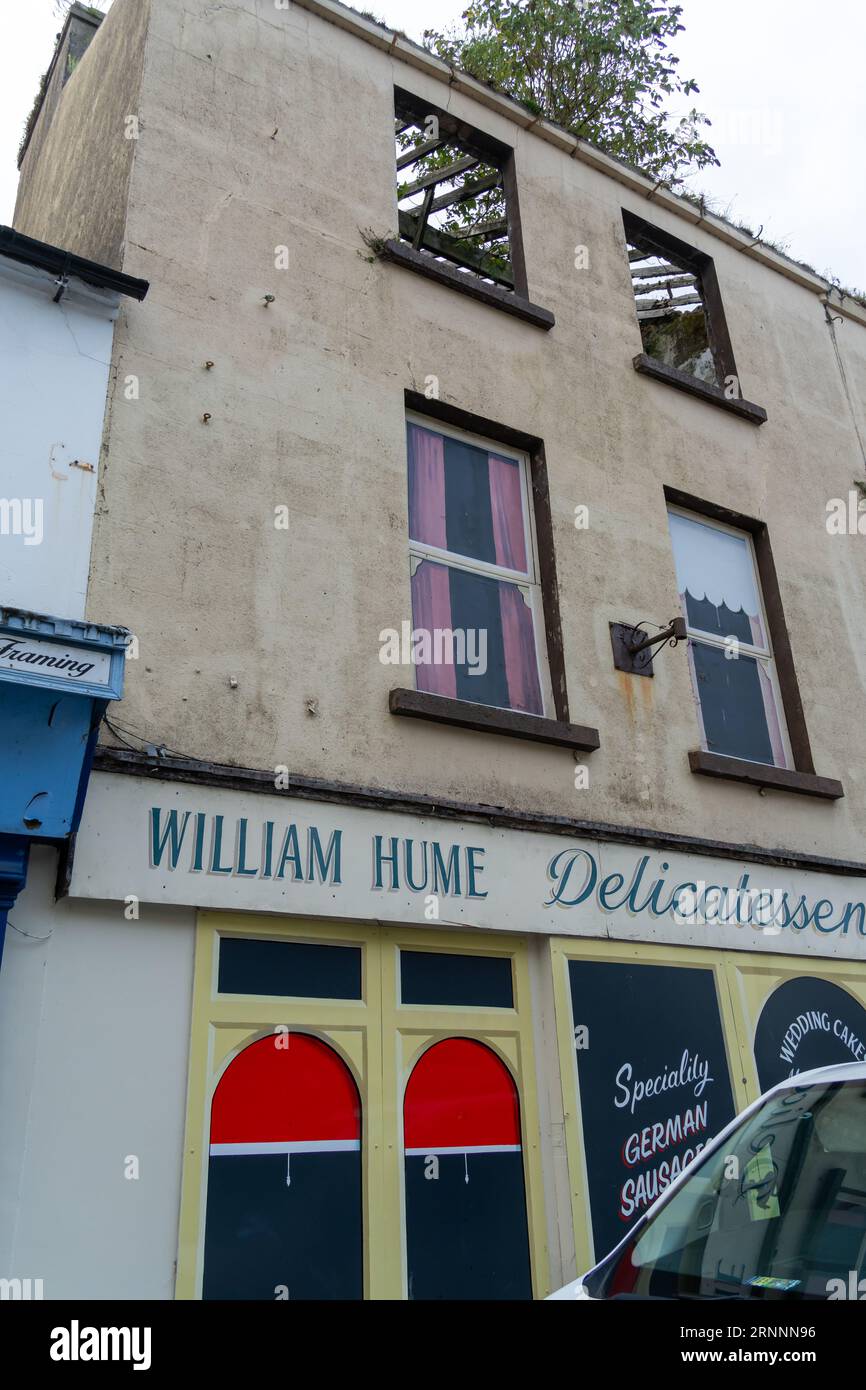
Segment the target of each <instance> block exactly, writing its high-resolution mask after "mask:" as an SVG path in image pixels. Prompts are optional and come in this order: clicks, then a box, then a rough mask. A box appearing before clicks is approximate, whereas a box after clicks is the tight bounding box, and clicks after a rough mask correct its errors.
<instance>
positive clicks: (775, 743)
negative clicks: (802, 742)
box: [758, 661, 788, 767]
mask: <svg viewBox="0 0 866 1390" xmlns="http://www.w3.org/2000/svg"><path fill="white" fill-rule="evenodd" d="M758 679H759V681H760V683H761V694H762V696H763V697H764V714H765V715H766V718H767V733H768V734H769V735H770V747H771V748H772V750H773V762H774V763H775V765H776V767H787V766H788V761H787V758H786V757H785V745H784V744H783V742H782V730H781V729H780V728H779V717H778V715H777V713H776V696H775V692H774V690H773V685H772V682H771V680H770V677H769V676H768V675H767V672H766V670H765V669H764V663H763V661H759V662H758Z"/></svg>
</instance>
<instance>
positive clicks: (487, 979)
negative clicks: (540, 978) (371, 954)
mask: <svg viewBox="0 0 866 1390" xmlns="http://www.w3.org/2000/svg"><path fill="white" fill-rule="evenodd" d="M400 998H401V1000H402V1002H403V1003H404V1004H466V1005H477V1006H480V1007H488V1008H494V1009H511V1008H513V1007H514V992H513V989H512V984H511V961H510V959H509V958H508V957H507V956H464V955H447V954H445V953H444V952H442V951H401V952H400Z"/></svg>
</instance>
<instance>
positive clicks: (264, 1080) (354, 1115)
mask: <svg viewBox="0 0 866 1390" xmlns="http://www.w3.org/2000/svg"><path fill="white" fill-rule="evenodd" d="M360 1136H361V1107H360V1102H359V1099H358V1090H357V1087H356V1086H355V1082H354V1080H353V1078H352V1075H351V1073H350V1071H349V1069H348V1067H347V1066H346V1064H345V1062H343V1061H342V1059H341V1058H340V1057H338V1056H337V1053H336V1052H335V1051H334V1050H333V1048H331V1047H328V1046H327V1044H326V1043H323V1042H321V1041H320V1040H319V1039H318V1038H313V1037H310V1036H309V1035H308V1034H306V1033H275V1034H273V1035H272V1036H270V1037H267V1038H259V1040H258V1042H254V1043H251V1044H250V1045H249V1047H245V1048H244V1050H243V1051H242V1052H239V1053H238V1055H237V1057H235V1059H234V1061H233V1062H231V1063H230V1064H229V1066H228V1067H227V1069H226V1071H225V1072H224V1073H223V1075H222V1077H221V1078H220V1081H219V1084H218V1086H217V1088H216V1092H215V1093H214V1098H213V1105H212V1107H211V1132H210V1141H211V1153H212V1154H214V1153H217V1154H219V1153H223V1154H225V1153H243V1152H246V1153H255V1152H258V1153H287V1152H290V1151H301V1152H303V1151H307V1152H316V1151H323V1150H324V1149H336V1148H338V1147H339V1148H357V1147H358V1146H359V1143H360Z"/></svg>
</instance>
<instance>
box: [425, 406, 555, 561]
mask: <svg viewBox="0 0 866 1390" xmlns="http://www.w3.org/2000/svg"><path fill="white" fill-rule="evenodd" d="M408 446H409V535H410V537H411V538H412V540H415V541H420V542H421V543H422V544H423V545H435V546H438V547H439V548H440V549H443V550H450V551H452V552H453V553H454V554H455V555H465V556H468V557H469V558H470V559H473V560H484V561H485V562H486V563H488V564H491V565H501V566H502V567H503V568H505V569H512V570H518V571H519V572H520V573H521V574H526V573H528V570H527V560H526V536H525V528H524V515H523V496H522V483H521V476H520V465H519V463H518V462H517V460H516V459H508V458H501V457H499V456H498V455H497V454H492V453H489V452H487V450H485V449H480V448H478V447H477V446H476V445H474V444H467V443H464V442H463V441H462V440H459V439H451V438H450V437H448V436H447V435H442V434H438V433H437V432H436V431H435V430H428V429H425V428H424V427H423V426H420V425H413V424H410V425H409V428H408Z"/></svg>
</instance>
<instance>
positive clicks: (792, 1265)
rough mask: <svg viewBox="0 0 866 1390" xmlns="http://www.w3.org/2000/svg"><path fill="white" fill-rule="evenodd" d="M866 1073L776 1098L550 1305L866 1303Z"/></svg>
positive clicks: (827, 1073) (733, 1128)
mask: <svg viewBox="0 0 866 1390" xmlns="http://www.w3.org/2000/svg"><path fill="white" fill-rule="evenodd" d="M864 1276H866V1065H864V1064H863V1063H860V1062H854V1063H849V1064H846V1065H843V1066H833V1067H821V1068H820V1069H818V1070H816V1071H810V1072H804V1073H802V1074H801V1075H798V1076H793V1077H790V1078H788V1079H787V1080H785V1081H783V1082H782V1083H781V1084H780V1085H778V1086H775V1087H773V1089H772V1090H770V1091H767V1092H766V1093H765V1094H764V1095H762V1096H761V1097H760V1099H759V1100H756V1101H755V1102H754V1104H752V1105H750V1106H749V1107H748V1108H747V1109H746V1110H744V1111H743V1112H742V1113H741V1114H740V1115H738V1116H737V1117H736V1119H734V1120H732V1121H731V1123H730V1124H729V1125H728V1126H727V1127H726V1128H725V1129H723V1130H722V1131H721V1133H720V1134H719V1135H718V1136H717V1137H716V1138H715V1139H714V1140H712V1141H711V1142H710V1143H709V1144H708V1145H707V1146H706V1148H705V1149H703V1150H702V1151H701V1153H700V1154H698V1155H697V1157H695V1158H694V1159H693V1160H692V1162H691V1163H690V1164H689V1165H688V1166H687V1167H686V1168H684V1169H683V1172H682V1173H681V1174H680V1176H679V1177H678V1178H677V1179H676V1180H675V1181H674V1182H672V1183H671V1185H670V1187H668V1188H667V1189H666V1190H665V1192H664V1193H663V1194H662V1196H660V1197H659V1198H658V1199H657V1200H656V1201H655V1202H654V1203H653V1205H652V1206H651V1207H650V1208H649V1209H648V1210H647V1211H646V1212H645V1213H644V1215H643V1216H642V1217H641V1219H640V1220H639V1221H638V1222H637V1223H636V1225H635V1226H633V1227H632V1229H631V1230H630V1231H629V1233H628V1235H627V1236H626V1237H625V1239H624V1240H622V1241H620V1243H619V1245H617V1247H616V1249H615V1250H612V1251H611V1253H610V1254H609V1255H607V1256H606V1257H605V1259H603V1260H601V1261H600V1262H599V1263H598V1264H597V1265H595V1267H594V1268H593V1269H591V1270H590V1271H589V1273H588V1274H584V1275H583V1277H582V1278H580V1279H575V1280H574V1281H573V1282H572V1283H570V1284H566V1285H565V1287H564V1288H562V1289H559V1290H558V1291H557V1292H556V1293H553V1294H551V1295H550V1298H551V1299H581V1300H590V1301H598V1300H601V1299H608V1298H611V1299H612V1298H617V1299H629V1298H636V1299H651V1298H662V1299H678V1298H682V1299H690V1300H693V1299H702V1298H706V1299H720V1298H727V1299H862V1300H866V1277H864Z"/></svg>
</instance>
